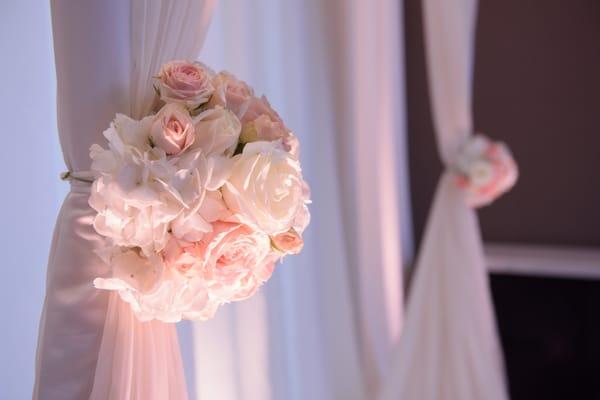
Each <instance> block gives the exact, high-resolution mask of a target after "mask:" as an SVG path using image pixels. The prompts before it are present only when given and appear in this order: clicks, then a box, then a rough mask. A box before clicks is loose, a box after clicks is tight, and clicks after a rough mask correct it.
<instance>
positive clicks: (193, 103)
mask: <svg viewBox="0 0 600 400" xmlns="http://www.w3.org/2000/svg"><path fill="white" fill-rule="evenodd" d="M156 79H157V83H158V91H159V92H160V98H161V99H162V100H163V101H165V102H166V103H172V102H176V103H183V104H185V105H186V106H188V107H189V108H192V109H193V108H196V107H197V106H199V105H201V104H203V103H206V102H207V101H208V100H209V99H210V97H211V95H212V93H213V91H214V88H213V85H212V83H211V76H210V72H209V71H208V70H207V69H206V68H205V67H204V66H202V65H201V64H199V63H191V62H188V61H181V60H178V61H171V62H168V63H166V64H164V65H163V66H162V68H161V69H160V72H159V73H158V76H157V77H156Z"/></svg>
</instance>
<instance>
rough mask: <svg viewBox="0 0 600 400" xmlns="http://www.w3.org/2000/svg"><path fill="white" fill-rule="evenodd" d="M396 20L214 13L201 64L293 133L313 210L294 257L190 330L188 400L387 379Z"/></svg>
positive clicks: (243, 6) (370, 13) (388, 6)
mask: <svg viewBox="0 0 600 400" xmlns="http://www.w3.org/2000/svg"><path fill="white" fill-rule="evenodd" d="M400 11H401V10H400V7H399V4H398V2H397V1H384V0H377V1H372V2H369V4H368V5H367V4H366V3H365V2H363V1H358V0H356V1H350V2H348V1H342V0H335V1H327V2H323V1H319V0H307V1H301V0H291V1H285V2H282V1H277V0H251V1H244V2H238V1H233V0H224V1H222V2H221V4H220V7H219V8H218V10H217V12H216V15H215V19H214V21H213V23H212V25H211V28H210V31H209V35H208V39H207V42H206V46H205V48H204V50H203V52H202V54H201V59H202V61H204V62H206V63H207V64H209V65H210V66H211V67H213V68H214V69H216V70H220V69H227V70H230V71H231V72H233V73H235V74H236V75H238V77H240V78H242V79H244V80H246V81H248V82H249V83H250V84H251V85H252V86H254V87H255V89H256V91H257V92H258V93H259V94H260V93H264V94H266V95H267V96H268V98H269V100H270V101H271V102H272V104H273V105H274V107H275V108H276V109H277V110H278V111H280V113H281V115H282V117H283V118H284V119H285V121H286V123H287V125H288V126H290V127H292V129H294V130H295V133H296V134H297V135H298V136H299V138H300V141H301V144H302V148H301V158H302V165H303V166H304V169H305V170H304V173H305V177H306V179H307V181H308V182H309V183H310V185H311V187H312V198H313V202H314V203H313V205H312V206H311V212H312V216H313V219H312V223H311V225H310V227H309V229H308V230H307V232H306V237H305V239H306V245H305V249H304V251H303V253H302V254H301V255H300V256H297V257H290V258H287V259H286V260H285V262H284V263H283V264H282V265H279V266H278V267H277V269H276V271H275V274H274V276H273V278H272V280H271V281H270V282H269V283H267V284H266V286H265V287H264V288H263V289H261V291H260V292H259V293H258V294H257V295H256V296H255V297H254V298H253V299H251V300H250V301H246V302H244V303H239V304H230V305H227V306H226V307H223V308H222V309H221V310H219V313H218V314H217V316H216V318H215V319H214V320H212V321H209V322H203V323H196V324H194V325H193V328H192V329H193V338H194V355H195V362H194V367H195V371H194V375H195V376H196V379H195V382H194V384H195V391H196V393H197V395H198V399H200V400H213V399H215V400H216V399H218V400H234V399H256V400H268V399H273V400H277V399H286V400H294V399H317V400H318V399H323V400H325V399H327V400H330V399H348V400H351V399H357V400H358V399H360V400H364V399H366V398H373V397H374V393H375V392H376V391H377V390H378V388H379V385H380V383H381V379H382V377H383V376H384V375H386V373H387V368H388V366H389V361H390V360H389V354H390V350H391V349H392V348H393V347H394V345H395V343H396V342H397V340H398V336H399V332H400V329H401V326H402V279H401V273H402V268H401V266H402V264H403V261H406V260H407V259H409V258H410V256H411V254H410V251H411V245H412V244H411V237H410V234H409V232H410V218H409V215H410V214H409V204H408V201H407V196H406V193H407V191H406V187H407V178H406V155H405V129H404V94H403V93H404V86H403V76H404V74H403V61H402V57H401V55H402V54H403V51H402V48H403V43H402V36H401V32H402V28H401V27H402V16H401V13H400ZM399 171H400V173H399ZM398 187H400V190H397V189H398ZM399 192H400V193H399ZM400 222H402V224H400ZM401 244H402V246H401ZM401 248H402V250H403V251H401ZM184 329H186V328H184ZM184 329H182V330H184ZM186 336H187V335H186Z"/></svg>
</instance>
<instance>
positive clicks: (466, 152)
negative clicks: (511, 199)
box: [455, 135, 519, 207]
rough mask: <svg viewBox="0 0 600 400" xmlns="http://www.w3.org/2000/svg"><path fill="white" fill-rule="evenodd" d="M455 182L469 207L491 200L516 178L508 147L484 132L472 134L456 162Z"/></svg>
mask: <svg viewBox="0 0 600 400" xmlns="http://www.w3.org/2000/svg"><path fill="white" fill-rule="evenodd" d="M455 173H456V184H457V185H458V187H460V188H461V189H463V190H464V193H465V198H466V201H467V203H468V204H469V205H470V206H471V207H482V206H485V205H488V204H490V203H491V202H493V201H494V200H495V199H496V198H498V197H499V196H500V195H502V194H503V193H505V192H507V191H509V190H510V189H511V188H512V187H513V186H514V184H515V183H516V182H517V178H518V175H519V171H518V168H517V164H516V163H515V161H514V159H513V157H512V154H511V153H510V150H509V149H508V147H507V146H506V145H505V144H504V143H502V142H494V141H491V140H490V139H488V138H487V137H485V136H483V135H475V136H473V137H471V138H470V139H469V140H468V141H467V143H466V144H465V146H464V147H463V148H462V149H461V151H460V153H459V155H458V157H457V160H456V162H455Z"/></svg>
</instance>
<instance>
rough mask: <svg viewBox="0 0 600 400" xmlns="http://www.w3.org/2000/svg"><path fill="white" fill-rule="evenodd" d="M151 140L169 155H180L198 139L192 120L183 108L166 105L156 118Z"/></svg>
mask: <svg viewBox="0 0 600 400" xmlns="http://www.w3.org/2000/svg"><path fill="white" fill-rule="evenodd" d="M150 138H151V139H152V142H153V143H154V144H155V145H156V146H158V147H160V148H161V149H163V150H164V151H165V152H166V153H167V154H170V155H176V154H179V153H181V152H183V151H184V150H186V149H187V148H188V147H190V146H191V145H192V143H194V140H195V138H196V136H195V131H194V123H193V121H192V118H191V117H190V115H189V113H188V112H187V110H186V109H185V108H183V107H182V106H180V105H177V104H173V103H171V104H166V105H165V106H164V107H163V108H161V109H160V111H159V112H158V114H156V116H155V117H154V121H153V122H152V126H151V127H150Z"/></svg>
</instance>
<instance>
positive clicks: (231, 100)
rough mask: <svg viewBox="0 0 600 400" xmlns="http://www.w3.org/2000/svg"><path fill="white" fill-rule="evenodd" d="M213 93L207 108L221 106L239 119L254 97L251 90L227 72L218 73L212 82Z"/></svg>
mask: <svg viewBox="0 0 600 400" xmlns="http://www.w3.org/2000/svg"><path fill="white" fill-rule="evenodd" d="M212 84H213V86H214V88H215V92H214V94H213V96H212V97H211V99H210V102H209V106H210V107H211V108H212V107H216V106H222V107H224V108H227V109H229V110H230V111H231V112H233V113H234V114H235V115H236V117H238V118H241V117H242V115H244V114H245V113H246V110H247V109H248V106H249V104H250V100H251V99H252V98H253V97H254V92H253V91H252V88H250V86H248V85H247V84H246V82H244V81H241V80H239V79H237V78H236V77H235V76H233V75H231V74H230V73H228V72H219V73H218V74H217V75H215V77H214V78H213V80H212Z"/></svg>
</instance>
